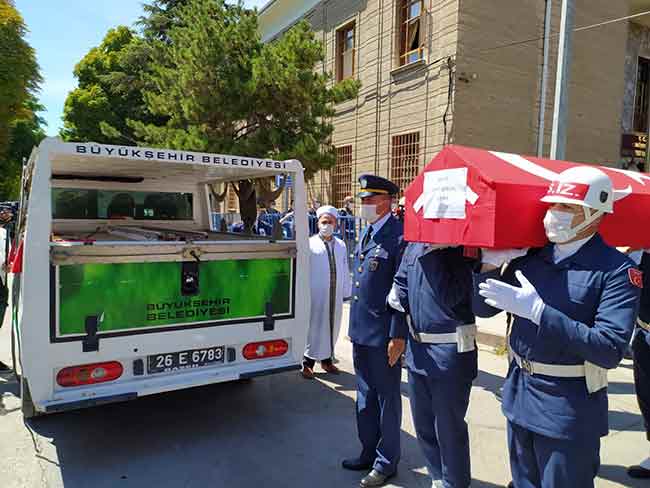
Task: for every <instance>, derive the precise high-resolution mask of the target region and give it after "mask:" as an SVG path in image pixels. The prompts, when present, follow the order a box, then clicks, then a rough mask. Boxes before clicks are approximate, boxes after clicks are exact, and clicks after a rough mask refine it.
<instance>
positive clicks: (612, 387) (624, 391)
mask: <svg viewBox="0 0 650 488" xmlns="http://www.w3.org/2000/svg"><path fill="white" fill-rule="evenodd" d="M607 392H608V393H610V394H612V395H634V394H635V390H634V383H632V382H629V383H628V382H626V383H622V382H620V381H610V382H609V383H608V384H607Z"/></svg>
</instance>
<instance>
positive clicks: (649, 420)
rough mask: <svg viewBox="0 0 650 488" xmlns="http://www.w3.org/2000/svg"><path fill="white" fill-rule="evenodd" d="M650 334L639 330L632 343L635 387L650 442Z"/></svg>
mask: <svg viewBox="0 0 650 488" xmlns="http://www.w3.org/2000/svg"><path fill="white" fill-rule="evenodd" d="M649 335H650V332H645V331H643V330H639V331H638V332H637V334H636V337H635V338H634V342H633V343H632V351H633V352H634V387H635V389H636V398H637V401H638V402H639V409H640V410H641V414H642V415H643V421H644V423H645V430H646V437H647V439H648V440H650V345H648V341H647V338H648V336H649Z"/></svg>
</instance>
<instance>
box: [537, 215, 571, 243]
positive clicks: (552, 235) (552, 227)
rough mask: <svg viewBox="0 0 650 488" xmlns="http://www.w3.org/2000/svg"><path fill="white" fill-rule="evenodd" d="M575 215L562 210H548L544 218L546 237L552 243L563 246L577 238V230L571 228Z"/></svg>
mask: <svg viewBox="0 0 650 488" xmlns="http://www.w3.org/2000/svg"><path fill="white" fill-rule="evenodd" d="M573 217H574V214H572V213H570V212H562V211H561V210H553V209H548V210H547V211H546V215H545V216H544V229H545V230H546V237H548V240H549V241H551V242H555V243H557V244H562V243H564V242H567V241H570V240H571V239H573V238H574V237H575V236H576V232H575V229H572V228H571V222H573Z"/></svg>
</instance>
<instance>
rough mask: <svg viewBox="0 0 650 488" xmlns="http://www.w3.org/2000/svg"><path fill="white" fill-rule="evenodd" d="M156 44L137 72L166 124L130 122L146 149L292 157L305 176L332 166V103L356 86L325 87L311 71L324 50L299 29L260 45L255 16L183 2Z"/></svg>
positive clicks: (201, 1) (218, 1) (209, 0)
mask: <svg viewBox="0 0 650 488" xmlns="http://www.w3.org/2000/svg"><path fill="white" fill-rule="evenodd" d="M182 3H183V4H182V5H177V6H176V7H175V11H174V13H175V16H176V17H175V20H174V22H172V23H171V25H170V26H168V28H167V30H166V33H165V36H163V38H156V39H152V40H151V41H150V43H151V46H152V49H151V56H152V58H151V65H150V66H148V69H147V71H146V72H145V73H144V77H145V80H144V89H143V95H144V100H145V103H146V105H147V108H148V109H149V111H150V112H151V113H152V114H154V115H157V116H159V117H167V121H166V123H164V124H162V125H161V124H155V123H148V122H146V121H141V120H138V119H132V120H130V121H129V123H128V125H129V126H130V127H131V128H132V129H133V130H134V133H135V136H136V138H137V139H138V140H139V141H141V142H143V143H146V144H149V145H154V146H159V147H170V148H175V149H192V150H198V151H208V152H216V153H230V154H248V155H255V156H266V157H272V158H278V159H289V158H297V159H300V160H301V161H302V162H303V164H304V165H305V167H306V173H307V176H308V177H309V176H311V175H312V174H314V173H315V172H316V171H318V170H319V169H321V168H328V167H330V166H331V165H332V164H333V163H334V160H335V158H334V151H333V147H332V146H331V140H330V139H331V134H332V131H333V127H332V125H331V122H330V119H331V117H332V116H333V115H334V108H333V105H334V103H336V102H338V101H341V100H343V99H345V98H347V97H351V96H355V95H356V93H357V91H358V88H359V86H358V83H357V82H354V81H346V82H343V83H339V84H337V85H334V86H330V79H331V78H330V76H329V75H328V74H323V73H319V72H316V71H315V69H314V67H315V66H316V64H317V63H318V62H322V61H323V48H322V45H321V43H320V42H319V41H318V40H316V39H315V36H314V34H313V31H312V30H311V29H310V27H309V25H308V24H307V23H306V22H300V23H298V24H297V25H296V26H295V27H294V28H293V29H291V30H290V31H289V32H287V33H286V34H285V35H284V36H283V37H282V38H281V39H279V40H278V41H276V42H274V43H271V44H263V43H262V42H261V41H260V38H259V35H258V33H257V27H258V25H257V15H256V13H255V12H254V11H251V10H247V9H245V8H244V7H243V6H242V5H241V3H238V4H237V5H228V4H226V3H225V1H224V0H188V1H187V2H182Z"/></svg>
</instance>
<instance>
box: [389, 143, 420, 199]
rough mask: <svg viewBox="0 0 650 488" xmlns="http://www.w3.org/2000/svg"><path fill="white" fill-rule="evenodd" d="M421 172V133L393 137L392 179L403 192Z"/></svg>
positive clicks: (391, 155) (391, 156)
mask: <svg viewBox="0 0 650 488" xmlns="http://www.w3.org/2000/svg"><path fill="white" fill-rule="evenodd" d="M419 170H420V133H419V132H412V133H410V134H402V135H400V136H393V140H392V145H391V154H390V179H391V181H392V182H393V183H395V184H396V185H397V186H399V189H400V191H401V192H403V191H404V190H405V189H406V187H407V186H409V185H410V184H411V182H412V181H413V180H414V179H415V177H416V176H417V175H418V172H419Z"/></svg>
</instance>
